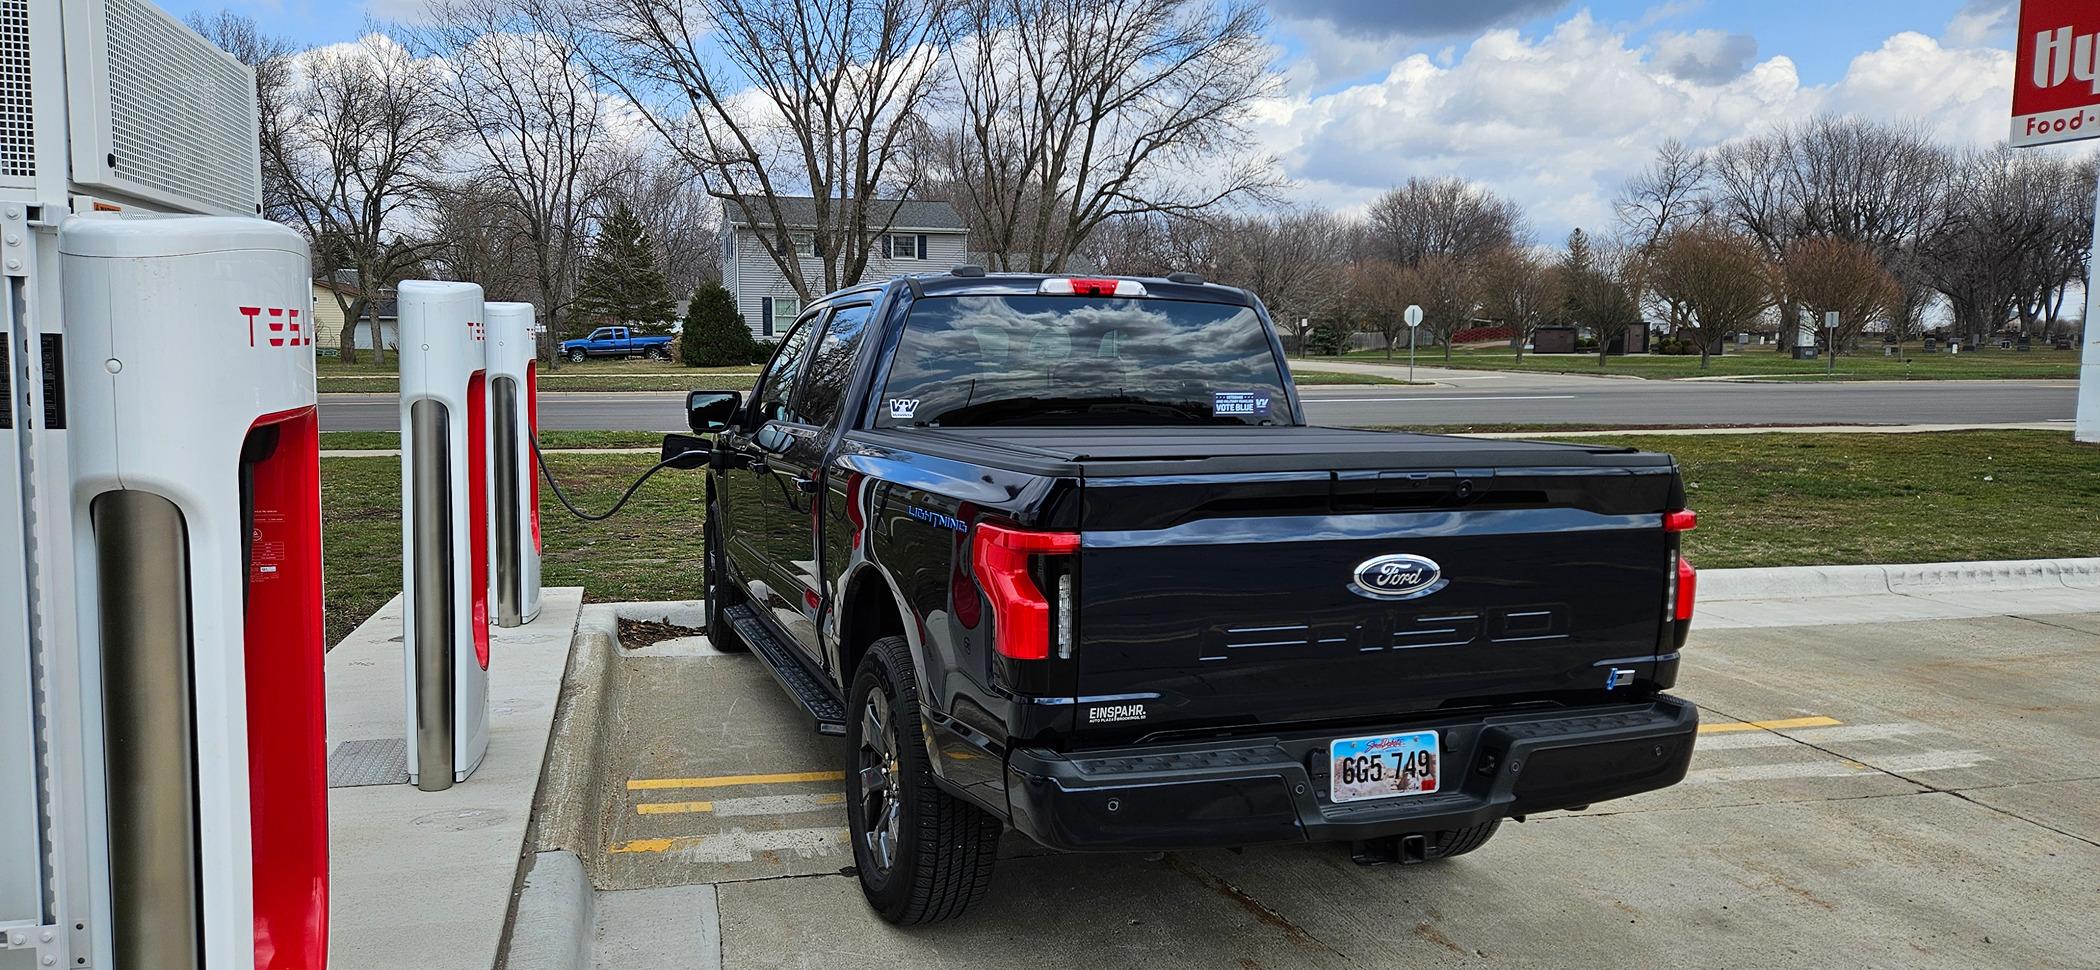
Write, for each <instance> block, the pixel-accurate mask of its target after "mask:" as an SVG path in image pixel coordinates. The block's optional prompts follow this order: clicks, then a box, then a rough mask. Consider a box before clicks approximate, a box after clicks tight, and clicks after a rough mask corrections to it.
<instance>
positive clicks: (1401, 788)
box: [1327, 731, 1439, 802]
mask: <svg viewBox="0 0 2100 970" xmlns="http://www.w3.org/2000/svg"><path fill="white" fill-rule="evenodd" d="M1438 753H1439V749H1438V748H1437V743H1436V732H1435V731H1415V732H1413V733H1409V734H1379V735H1373V736H1371V737H1368V738H1344V739H1342V740H1339V741H1334V742H1330V743H1329V744H1328V745H1327V760H1328V763H1329V764H1328V767H1329V769H1330V772H1329V774H1328V778H1327V784H1328V793H1329V794H1330V795H1331V796H1332V797H1333V798H1334V800H1335V801H1337V802H1361V801H1368V800H1370V799H1373V798H1398V797H1400V796H1402V795H1427V794H1429V793H1430V792H1433V791H1436V787H1437V755H1438Z"/></svg>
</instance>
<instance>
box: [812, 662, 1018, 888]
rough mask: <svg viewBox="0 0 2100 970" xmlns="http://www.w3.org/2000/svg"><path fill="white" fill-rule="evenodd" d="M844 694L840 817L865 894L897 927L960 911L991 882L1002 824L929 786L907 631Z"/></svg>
mask: <svg viewBox="0 0 2100 970" xmlns="http://www.w3.org/2000/svg"><path fill="white" fill-rule="evenodd" d="M847 696H848V699H847V703H846V752H847V754H846V759H847V762H846V817H847V824H848V829H849V831H850V832H851V834H852V841H853V861H854V863H855V866H856V868H858V870H859V872H860V889H861V892H862V894H864V895H865V896H867V898H868V905H869V906H870V907H872V908H874V910H875V913H876V915H879V916H881V917H882V918H883V919H885V920H888V921H889V922H891V923H895V924H897V925H900V926H911V925H917V924H921V923H937V922H940V921H941V920H947V919H954V918H955V917H957V916H960V915H962V913H963V911H964V910H966V909H968V908H969V906H970V904H971V903H973V902H975V901H977V900H978V899H980V898H983V896H984V894H985V892H986V890H988V889H989V888H990V887H991V883H992V863H993V861H994V860H995V859H996V858H997V857H998V854H999V832H1000V824H999V820H998V819H996V818H993V817H992V816H991V815H988V814H986V813H985V812H984V811H983V810H981V809H979V808H978V807H977V806H975V805H972V804H970V803H968V802H965V801H963V800H961V799H959V798H956V797H955V796H953V795H950V794H948V793H947V792H945V791H942V790H941V789H940V787H939V786H938V785H936V784H935V783H934V780H933V770H932V767H931V766H930V765H929V764H928V763H927V755H926V742H925V738H924V736H923V735H922V734H921V732H920V727H919V724H920V721H919V686H918V679H917V678H916V677H915V676H914V675H913V673H912V662H911V648H910V647H909V646H908V645H906V644H905V642H904V638H903V637H884V638H882V639H880V640H877V641H875V642H874V643H873V644H871V645H869V647H868V653H867V656H865V657H862V658H861V662H860V669H859V670H858V671H857V672H856V673H855V674H854V675H853V689H852V691H851V693H849V694H848V695H847Z"/></svg>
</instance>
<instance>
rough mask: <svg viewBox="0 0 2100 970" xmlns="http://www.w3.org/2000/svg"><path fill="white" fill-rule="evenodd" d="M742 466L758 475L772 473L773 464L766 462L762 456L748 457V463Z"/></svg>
mask: <svg viewBox="0 0 2100 970" xmlns="http://www.w3.org/2000/svg"><path fill="white" fill-rule="evenodd" d="M744 467H745V468H749V469H751V470H752V471H753V472H755V473H757V474H760V475H771V474H773V466H771V465H768V464H766V460H765V459H764V458H752V459H748V463H747V464H746V465H745V466H744Z"/></svg>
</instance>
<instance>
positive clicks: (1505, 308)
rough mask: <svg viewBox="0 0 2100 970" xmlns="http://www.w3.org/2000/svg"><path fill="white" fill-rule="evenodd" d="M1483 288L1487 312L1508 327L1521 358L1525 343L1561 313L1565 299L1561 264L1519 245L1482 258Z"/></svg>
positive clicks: (1510, 338)
mask: <svg viewBox="0 0 2100 970" xmlns="http://www.w3.org/2000/svg"><path fill="white" fill-rule="evenodd" d="M1480 292H1481V296H1482V300H1483V302H1484V303H1485V304H1486V308H1487V315H1488V316H1490V317H1492V318H1494V319H1496V320H1499V321H1501V322H1502V324H1503V325H1504V326H1506V327H1508V328H1509V342H1510V346H1511V347H1514V348H1516V351H1517V360H1518V361H1522V360H1523V359H1524V344H1525V343H1526V342H1527V341H1529V340H1530V339H1531V335H1532V334H1533V333H1534V332H1536V331H1537V330H1538V328H1539V327H1540V326H1542V325H1544V324H1545V322H1546V321H1547V320H1549V319H1552V318H1553V316H1554V315H1555V314H1558V313H1560V312H1561V310H1562V306H1563V304H1564V303H1565V301H1566V290H1565V288H1564V287H1563V284H1562V280H1561V274H1560V272H1559V268H1558V267H1556V266H1554V265H1553V264H1551V263H1549V262H1547V261H1546V260H1544V259H1541V258H1540V257H1539V256H1538V254H1536V253H1533V252H1531V251H1530V250H1528V249H1521V248H1517V247H1510V248H1508V249H1504V250H1502V251H1500V252H1497V253H1494V254H1492V255H1490V256H1488V257H1486V258H1485V259H1484V260H1483V261H1482V263H1481V290H1480Z"/></svg>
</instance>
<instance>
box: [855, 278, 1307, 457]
mask: <svg viewBox="0 0 2100 970" xmlns="http://www.w3.org/2000/svg"><path fill="white" fill-rule="evenodd" d="M876 408H877V410H876V415H875V426H876V427H881V428H909V427H967V426H976V425H1002V424H1003V425H1016V424H1036V425H1046V424H1047V425H1059V424H1121V425H1131V424H1139V425H1145V424H1160V425H1174V424H1246V425H1284V424H1290V423H1291V409H1290V401H1289V399H1288V397H1287V396H1286V395H1285V394H1284V391H1283V371H1282V367H1281V365H1280V363H1279V362H1278V361H1277V358H1276V353H1275V350H1274V347H1273V345H1272V344H1271V343H1270V341H1269V335H1268V332H1267V331H1266V330H1265V329H1264V328H1263V326H1262V324H1261V319H1260V318H1259V317H1258V316H1256V315H1255V312H1254V310H1253V309H1252V308H1251V307H1244V306H1232V305H1229V304H1223V303H1201V302H1195V301H1188V300H1165V299H1146V298H1139V299H1130V298H1115V297H1072V296H1035V295H1013V296H935V297H928V298H925V299H922V300H919V301H917V302H915V303H913V304H912V309H911V314H910V316H909V318H908V319H907V320H906V321H905V324H904V332H903V334H902V335H901V337H900V338H899V340H898V342H897V351H896V354H895V356H894V357H893V358H892V359H891V362H890V371H889V377H888V379H887V380H886V381H885V382H884V384H883V389H882V395H881V397H880V399H879V400H878V401H877V402H876Z"/></svg>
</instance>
